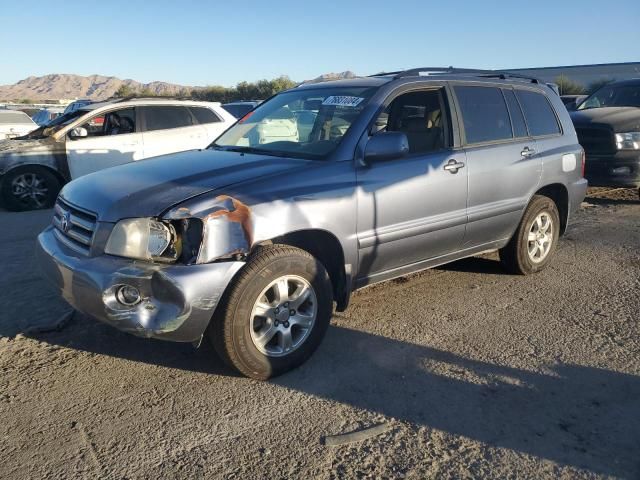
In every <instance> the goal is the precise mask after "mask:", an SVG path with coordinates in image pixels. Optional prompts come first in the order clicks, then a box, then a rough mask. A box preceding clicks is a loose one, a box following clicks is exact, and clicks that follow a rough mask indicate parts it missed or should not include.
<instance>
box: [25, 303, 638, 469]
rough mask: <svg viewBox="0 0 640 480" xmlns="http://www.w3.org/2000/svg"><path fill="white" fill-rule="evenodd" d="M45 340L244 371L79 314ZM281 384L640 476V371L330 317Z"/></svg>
mask: <svg viewBox="0 0 640 480" xmlns="http://www.w3.org/2000/svg"><path fill="white" fill-rule="evenodd" d="M37 338H38V340H40V341H46V342H50V343H54V344H61V345H64V346H67V347H70V348H75V349H78V350H82V351H87V352H92V353H97V354H101V355H109V356H114V357H119V358H124V359H127V360H132V361H136V362H144V363H150V364H154V365H160V366H165V367H169V368H172V369H180V370H185V371H196V372H206V373H210V374H212V375H224V376H236V374H235V373H234V372H233V371H231V370H230V369H228V368H227V367H226V366H224V365H223V364H222V363H221V361H219V360H217V358H216V357H215V355H214V353H213V351H212V349H211V348H210V347H209V346H208V345H206V344H205V345H203V347H202V348H201V349H200V350H198V351H194V350H193V349H192V348H191V346H189V345H180V344H172V343H168V342H161V341H157V340H146V339H141V338H136V337H132V336H130V335H126V334H123V333H120V332H117V331H115V330H113V329H112V328H111V327H108V326H106V325H102V324H99V323H97V322H95V321H93V320H90V319H87V318H84V317H82V316H81V315H79V314H78V316H77V317H76V320H75V322H74V323H73V324H72V325H70V326H69V327H68V328H67V329H65V331H63V332H56V333H52V334H44V335H38V336H37ZM272 383H273V384H276V385H280V386H282V387H284V388H287V389H291V390H295V391H299V392H303V393H305V394H308V395H312V396H315V397H319V398H323V399H327V400H331V401H335V402H340V403H342V404H345V405H349V406H352V407H355V408H358V409H362V410H366V411H372V412H378V413H380V414H382V415H384V416H386V417H390V418H394V419H396V420H398V421H402V422H409V423H411V424H413V425H416V426H424V427H428V428H433V429H438V430H441V431H443V432H447V433H450V434H455V435H462V436H464V437H468V438H470V439H473V440H477V441H479V442H482V443H483V444H485V445H488V446H490V447H498V448H507V449H510V450H514V451H516V452H521V453H525V454H529V455H533V456H535V457H538V458H543V459H547V460H551V461H553V462H556V463H558V464H560V465H569V466H573V467H576V468H580V469H587V470H589V471H591V472H594V473H597V474H602V475H612V476H616V477H625V478H638V476H639V475H640V461H639V459H638V455H637V454H638V445H640V416H639V415H638V398H640V378H639V377H637V376H634V375H629V374H624V373H618V372H615V371H611V370H605V369H600V368H595V367H587V366H580V365H572V364H562V363H558V364H554V365H551V366H549V367H548V368H547V369H543V370H542V371H529V370H523V369H518V368H513V367H509V366H505V365H500V364H495V363H489V362H485V361H478V360H474V359H470V358H464V357H461V356H458V355H456V354H453V353H449V352H446V351H442V350H438V349H435V348H430V347H428V346H423V345H417V344H413V343H408V342H404V341H398V340H395V339H391V338H386V337H382V336H378V335H374V334H371V333H367V332H363V331H358V330H353V329H349V328H344V327H338V326H331V327H330V328H329V331H328V333H327V337H326V339H325V341H324V342H323V344H322V345H321V347H320V349H319V350H318V351H317V352H316V353H315V355H314V356H313V357H312V358H311V359H310V360H309V361H308V362H307V363H306V364H304V365H303V366H301V367H300V368H298V369H297V370H294V371H292V372H290V373H289V374H286V375H284V376H281V377H278V378H276V379H275V380H273V381H272Z"/></svg>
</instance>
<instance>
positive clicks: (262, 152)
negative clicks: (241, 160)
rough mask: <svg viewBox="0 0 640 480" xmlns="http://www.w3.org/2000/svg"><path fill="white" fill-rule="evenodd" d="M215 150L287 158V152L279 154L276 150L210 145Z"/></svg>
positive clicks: (288, 154)
mask: <svg viewBox="0 0 640 480" xmlns="http://www.w3.org/2000/svg"><path fill="white" fill-rule="evenodd" d="M211 146H212V147H213V148H215V149H216V150H222V151H223V152H239V153H256V154H260V155H272V156H274V157H289V156H291V154H290V153H288V152H280V151H278V150H268V149H266V148H255V147H247V146H244V145H218V144H215V143H214V144H212V145H211Z"/></svg>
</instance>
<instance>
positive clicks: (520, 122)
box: [502, 90, 528, 138]
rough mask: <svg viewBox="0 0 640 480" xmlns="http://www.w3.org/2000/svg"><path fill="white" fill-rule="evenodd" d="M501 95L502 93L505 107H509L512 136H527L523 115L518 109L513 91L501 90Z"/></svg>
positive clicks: (518, 105)
mask: <svg viewBox="0 0 640 480" xmlns="http://www.w3.org/2000/svg"><path fill="white" fill-rule="evenodd" d="M502 93H504V98H506V100H507V105H508V106H509V113H510V114H511V125H512V126H513V136H514V137H516V138H520V137H526V136H528V134H527V124H526V123H525V122H524V115H523V114H522V109H521V108H520V104H518V100H517V99H516V95H515V93H513V90H502Z"/></svg>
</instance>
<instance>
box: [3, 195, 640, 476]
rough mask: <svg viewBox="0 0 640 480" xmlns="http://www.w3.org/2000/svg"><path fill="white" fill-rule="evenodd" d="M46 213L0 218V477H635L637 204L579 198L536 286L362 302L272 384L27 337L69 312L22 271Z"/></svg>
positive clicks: (478, 262) (83, 333) (429, 283)
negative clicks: (372, 431) (376, 429)
mask: <svg viewBox="0 0 640 480" xmlns="http://www.w3.org/2000/svg"><path fill="white" fill-rule="evenodd" d="M50 215H51V214H50V212H30V213H26V214H16V213H8V212H4V211H0V224H1V225H2V227H3V228H2V231H1V232H0V245H1V246H2V248H3V251H4V252H5V254H4V255H3V263H4V265H3V267H2V269H1V270H0V286H1V287H2V292H3V293H2V296H1V297H0V372H1V374H0V478H3V479H14V478H17V479H21V478H29V479H32V478H82V477H88V478H96V477H100V478H152V479H156V478H187V477H188V478H201V477H207V478H218V477H224V478H237V479H248V478H269V479H275V478H302V479H307V478H416V479H418V478H419V479H422V478H434V477H435V478H456V479H457V478H478V477H487V478H513V477H517V478H536V479H537V478H601V477H609V476H611V477H621V478H640V337H639V335H638V332H639V328H638V327H639V323H640V316H639V315H638V312H639V310H640V203H639V202H638V201H637V196H636V193H635V192H633V191H625V190H620V189H618V190H614V191H608V190H606V189H593V190H592V191H591V192H590V196H589V197H588V198H587V204H586V205H585V206H584V207H583V208H582V210H581V211H580V212H579V213H578V214H577V216H576V217H574V220H573V224H572V226H571V228H570V231H569V233H568V235H567V236H566V237H565V238H564V239H563V240H562V242H561V245H560V250H559V251H558V253H557V256H556V258H555V260H554V262H553V264H552V265H551V266H550V268H548V269H547V270H546V271H544V272H543V273H541V274H538V275H535V276H530V277H516V276H510V275H506V274H505V273H503V272H502V271H501V270H500V268H499V267H498V265H497V263H496V262H495V258H496V257H495V256H494V255H489V256H486V257H482V258H473V259H468V260H465V261H461V262H457V263H455V264H452V265H448V266H445V267H442V268H439V269H435V270H431V271H428V272H424V273H420V274H416V275H412V276H409V277H405V278H402V279H399V280H395V281H393V282H387V283H384V284H380V285H376V286H373V287H370V288H368V289H365V290H362V291H360V292H358V293H357V294H356V295H355V296H354V298H353V301H352V305H351V307H350V308H349V310H348V311H347V312H345V313H342V314H337V315H336V316H335V317H334V320H333V321H332V326H331V328H330V329H329V332H328V335H327V338H326V339H325V342H324V343H323V345H322V346H321V347H320V349H319V350H318V352H317V353H316V354H315V355H314V356H313V357H312V359H311V360H310V361H309V362H308V363H307V364H305V365H304V366H303V367H302V368H300V369H298V370H296V371H294V372H292V373H290V374H287V375H285V376H282V377H279V378H278V379H276V380H275V381H273V382H270V383H260V382H256V381H252V380H248V379H245V378H241V377H238V376H236V375H234V374H233V373H232V372H230V371H229V370H227V369H226V368H224V367H223V366H222V365H221V364H220V362H219V361H218V360H216V359H215V358H214V357H213V354H212V352H211V349H210V348H208V347H203V348H201V349H199V350H194V349H193V348H192V347H191V346H190V345H181V344H170V343H163V342H160V341H153V340H143V339H139V338H135V337H131V336H128V335H125V334H122V333H120V332H118V331H116V330H114V329H112V328H110V327H108V326H105V325H101V324H98V323H96V322H95V321H93V320H90V319H88V318H84V317H82V316H80V315H75V316H74V318H73V320H72V321H71V322H70V323H69V324H68V325H66V326H65V327H64V328H62V329H61V330H60V331H56V332H50V333H36V331H35V330H34V327H38V326H43V325H47V324H51V323H54V322H55V321H56V320H57V319H58V318H59V317H60V316H61V315H62V314H63V313H64V312H65V311H67V307H65V305H64V304H63V303H62V302H61V301H60V300H59V299H58V298H57V297H56V296H55V295H54V294H52V293H50V292H49V290H47V287H46V285H45V284H44V282H42V281H41V280H40V279H39V277H38V274H37V266H36V265H34V264H33V257H32V251H33V244H34V239H35V236H36V233H37V232H38V231H40V230H41V229H42V228H43V227H44V225H46V224H47V223H48V222H49V218H50ZM378 424H384V425H385V427H387V429H386V431H385V432H384V433H382V434H380V435H377V436H373V437H370V438H368V439H364V440H361V441H356V442H351V443H347V444H343V445H339V446H330V445H327V444H325V440H324V439H325V437H326V436H331V435H338V434H343V433H348V432H351V431H354V430H359V429H364V428H367V427H371V426H374V425H378ZM326 443H331V441H330V440H327V441H326Z"/></svg>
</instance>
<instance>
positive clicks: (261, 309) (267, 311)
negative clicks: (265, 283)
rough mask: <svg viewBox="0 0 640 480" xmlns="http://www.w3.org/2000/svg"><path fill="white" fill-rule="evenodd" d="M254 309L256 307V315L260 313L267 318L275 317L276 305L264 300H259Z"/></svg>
mask: <svg viewBox="0 0 640 480" xmlns="http://www.w3.org/2000/svg"><path fill="white" fill-rule="evenodd" d="M253 309H254V312H253V313H254V315H258V316H260V317H265V318H271V317H273V311H274V307H272V306H271V305H268V304H266V303H264V302H260V301H258V303H256V305H255V307H253Z"/></svg>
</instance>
